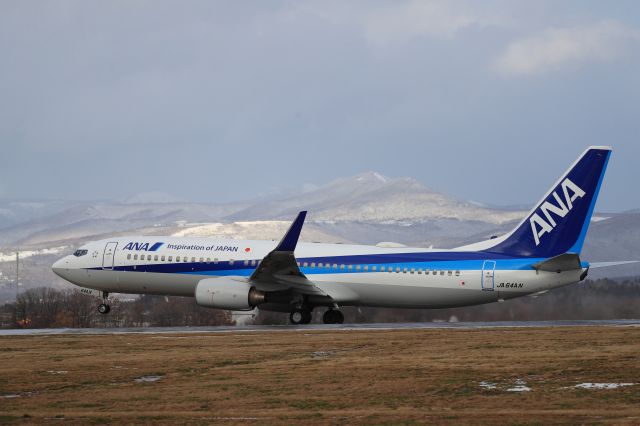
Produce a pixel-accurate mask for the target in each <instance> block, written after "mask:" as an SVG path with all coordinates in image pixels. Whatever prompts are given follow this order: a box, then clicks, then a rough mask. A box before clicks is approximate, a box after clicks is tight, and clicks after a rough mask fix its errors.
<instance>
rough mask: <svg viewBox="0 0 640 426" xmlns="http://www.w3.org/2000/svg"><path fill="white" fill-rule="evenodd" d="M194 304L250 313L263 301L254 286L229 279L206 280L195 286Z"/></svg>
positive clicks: (259, 292) (262, 295) (263, 297)
mask: <svg viewBox="0 0 640 426" xmlns="http://www.w3.org/2000/svg"><path fill="white" fill-rule="evenodd" d="M195 296H196V303H197V304H198V305H200V306H204V307H207V308H218V309H229V310H232V311H250V310H252V309H253V308H255V307H256V306H258V305H259V304H261V303H264V301H265V294H264V292H262V291H260V290H256V288H255V287H254V286H252V285H251V284H249V283H246V282H243V281H236V280H234V279H231V278H226V277H224V278H207V279H204V280H202V281H200V282H199V283H198V285H197V286H196V295H195Z"/></svg>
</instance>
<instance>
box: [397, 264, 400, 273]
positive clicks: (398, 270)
mask: <svg viewBox="0 0 640 426" xmlns="http://www.w3.org/2000/svg"><path fill="white" fill-rule="evenodd" d="M399 273H400V268H399V267H397V266H396V274H399Z"/></svg>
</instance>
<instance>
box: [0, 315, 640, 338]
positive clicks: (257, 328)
mask: <svg viewBox="0 0 640 426" xmlns="http://www.w3.org/2000/svg"><path fill="white" fill-rule="evenodd" d="M585 326H618V327H620V326H627V327H628V326H631V327H640V320H625V319H621V320H592V321H495V322H426V323H371V324H309V325H298V326H295V325H245V326H220V327H146V328H142V327H140V328H133V327H132V328H41V329H11V330H0V336H30V335H57V334H124V333H143V334H166V333H238V332H264V331H268V332H273V331H281V332H287V331H309V330H331V331H348V330H420V329H443V328H453V329H478V328H486V329H491V328H512V327H529V328H530V327H585Z"/></svg>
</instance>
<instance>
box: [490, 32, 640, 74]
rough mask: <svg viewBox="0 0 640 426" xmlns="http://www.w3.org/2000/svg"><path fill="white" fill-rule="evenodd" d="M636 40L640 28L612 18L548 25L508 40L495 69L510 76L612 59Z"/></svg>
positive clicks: (639, 36)
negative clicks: (595, 21) (537, 31)
mask: <svg viewBox="0 0 640 426" xmlns="http://www.w3.org/2000/svg"><path fill="white" fill-rule="evenodd" d="M638 43H640V31H638V30H636V29H633V28H629V27H626V26H624V25H622V24H620V23H618V22H615V21H602V22H598V23H595V24H592V25H587V26H577V27H570V28H549V29H546V30H544V31H542V32H540V33H539V34H536V35H533V36H530V37H526V38H522V39H520V40H515V41H513V42H511V43H510V44H509V45H508V46H507V48H506V50H505V51H504V52H503V53H502V54H501V55H500V56H499V57H498V59H497V60H496V61H495V63H494V68H495V69H496V70H497V71H499V72H502V73H504V74H510V75H531V74H538V73H543V72H548V71H554V70H558V69H561V68H563V67H567V66H571V65H575V64H580V63H587V62H607V61H612V60H614V59H616V58H619V57H620V56H622V55H623V54H624V53H626V51H627V50H628V49H629V48H630V47H632V46H633V45H636V44H638Z"/></svg>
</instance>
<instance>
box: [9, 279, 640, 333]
mask: <svg viewBox="0 0 640 426" xmlns="http://www.w3.org/2000/svg"><path fill="white" fill-rule="evenodd" d="M132 297H133V298H132V299H129V300H122V299H117V298H113V299H112V301H111V312H110V313H109V314H108V315H101V314H99V313H98V312H97V309H96V307H97V305H98V303H99V299H96V298H95V297H91V296H88V295H85V294H82V293H80V292H78V291H76V290H64V291H60V290H55V289H52V288H36V289H32V290H27V291H25V292H23V293H21V294H20V295H19V297H18V303H17V305H16V304H14V303H10V304H6V305H4V306H1V307H0V325H1V326H2V327H25V328H64V327H74V328H75V327H146V326H153V327H178V326H214V325H232V324H234V320H233V318H232V316H231V313H230V312H229V311H224V310H217V309H208V308H202V307H199V306H198V305H196V303H195V300H194V299H193V298H191V297H162V296H140V297H136V296H132ZM323 312H324V309H322V308H319V309H316V310H315V311H314V320H313V322H317V323H321V322H322V314H323ZM343 312H344V315H345V322H347V323H365V322H369V323H371V322H431V321H456V320H457V321H536V320H538V321H544V320H597V319H623V318H625V319H631V318H640V277H638V278H633V279H626V280H608V279H601V280H596V281H589V280H587V281H585V282H584V283H581V284H574V285H571V286H568V287H564V288H560V289H556V290H551V291H549V292H548V293H546V294H544V295H541V296H539V297H536V298H532V297H528V296H525V297H521V298H518V299H513V300H508V301H505V302H502V303H490V304H486V305H480V306H470V307H465V308H453V309H383V308H357V307H345V308H343ZM256 313H257V315H256V316H255V318H253V319H251V318H246V317H245V319H247V320H248V321H246V322H248V323H254V324H288V315H287V314H283V313H274V312H264V311H259V310H258V311H256Z"/></svg>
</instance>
